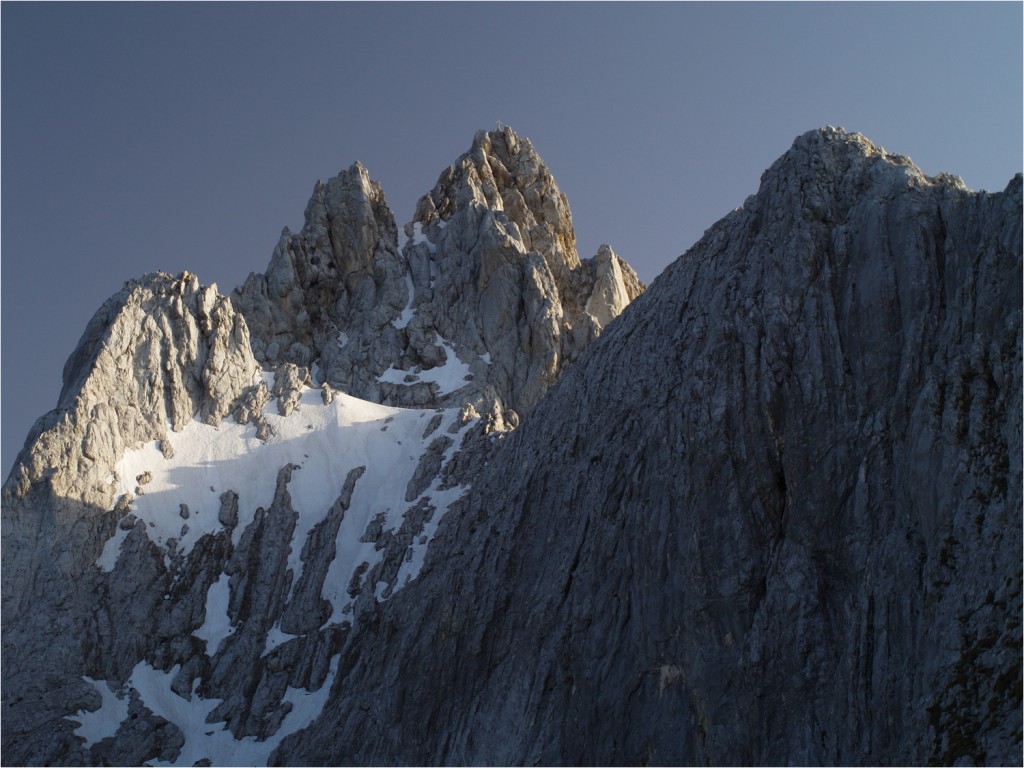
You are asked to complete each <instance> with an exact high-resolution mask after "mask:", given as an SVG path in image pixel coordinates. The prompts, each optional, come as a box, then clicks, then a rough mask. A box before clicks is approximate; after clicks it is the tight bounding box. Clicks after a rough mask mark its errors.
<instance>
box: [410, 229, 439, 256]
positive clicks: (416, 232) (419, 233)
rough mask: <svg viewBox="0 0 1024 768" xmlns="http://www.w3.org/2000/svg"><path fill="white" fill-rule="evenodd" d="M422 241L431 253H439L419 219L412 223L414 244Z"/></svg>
mask: <svg viewBox="0 0 1024 768" xmlns="http://www.w3.org/2000/svg"><path fill="white" fill-rule="evenodd" d="M421 243H422V244H424V245H426V246H427V250H428V251H430V253H431V255H435V254H436V253H437V246H436V245H434V244H433V243H432V242H431V241H430V238H429V237H427V234H426V232H424V231H423V224H422V223H421V222H419V221H417V222H416V223H414V224H413V225H412V244H413V245H420V244H421Z"/></svg>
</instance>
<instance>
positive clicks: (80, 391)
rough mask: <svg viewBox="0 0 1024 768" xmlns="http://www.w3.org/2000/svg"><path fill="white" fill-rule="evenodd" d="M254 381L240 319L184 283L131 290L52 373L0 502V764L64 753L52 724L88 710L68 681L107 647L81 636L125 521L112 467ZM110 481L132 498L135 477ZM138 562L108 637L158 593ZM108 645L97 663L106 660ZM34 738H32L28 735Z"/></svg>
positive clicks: (66, 740)
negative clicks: (102, 564)
mask: <svg viewBox="0 0 1024 768" xmlns="http://www.w3.org/2000/svg"><path fill="white" fill-rule="evenodd" d="M258 371H259V366H258V364H257V363H256V361H255V359H254V358H253V356H252V352H251V349H250V344H249V334H248V330H247V329H246V324H245V321H244V319H242V317H241V316H240V315H239V314H238V313H237V312H235V310H234V308H233V307H232V305H231V302H230V301H229V300H228V299H227V298H226V297H223V296H220V295H219V294H218V293H217V290H216V287H212V286H211V287H203V286H200V284H199V281H198V280H197V279H196V278H195V276H193V275H189V274H187V273H186V274H183V275H181V276H179V277H177V278H173V277H171V276H170V275H165V274H153V275H148V276H146V277H145V278H143V279H142V280H139V281H130V282H128V283H126V284H125V287H124V288H123V289H122V290H121V291H120V292H119V293H117V294H116V295H115V296H113V297H112V298H111V299H109V300H108V301H107V302H106V303H105V304H104V305H103V306H102V307H101V308H100V310H99V311H98V312H97V313H96V315H95V316H94V317H93V318H92V320H91V321H90V322H89V325H88V326H87V328H86V330H85V333H84V334H83V336H82V339H81V341H79V343H78V347H77V348H76V349H75V351H74V353H73V354H72V355H71V357H70V358H69V360H68V363H67V365H66V366H65V369H64V387H63V390H62V392H61V396H60V402H59V404H58V408H57V409H56V410H54V411H51V412H50V413H49V414H47V415H46V416H44V417H43V418H41V419H40V420H39V421H38V422H37V423H36V425H35V426H34V427H33V430H32V434H30V435H29V438H28V441H27V442H26V447H25V449H24V450H23V451H22V453H21V455H20V456H19V457H18V461H17V462H16V464H15V467H14V469H13V471H12V473H11V476H10V477H9V478H8V480H7V482H6V483H5V485H4V489H3V571H2V572H3V653H4V658H5V660H6V662H7V663H6V664H5V665H4V681H3V685H4V691H5V698H4V712H3V717H4V723H5V727H4V737H3V738H4V761H5V762H8V761H10V762H14V763H24V764H30V763H49V762H60V761H61V760H67V759H69V756H70V755H74V754H76V753H77V751H76V749H75V746H74V745H75V740H74V737H73V736H72V734H71V730H72V726H71V724H70V723H68V722H67V721H61V720H60V714H57V713H62V712H64V711H73V710H74V709H76V708H79V707H82V706H84V705H85V704H86V703H87V702H89V701H90V698H89V690H88V689H89V686H87V685H86V684H85V683H83V682H82V680H81V675H82V674H84V673H85V671H86V669H85V668H86V665H87V661H86V659H87V657H88V656H89V655H90V653H93V652H95V650H96V649H92V650H90V649H89V648H87V647H83V639H86V638H88V639H89V640H91V641H93V642H97V641H100V640H101V639H102V640H103V641H110V639H111V638H110V637H109V636H107V637H103V638H97V637H96V636H95V633H91V632H89V631H88V630H87V626H88V624H89V622H91V621H95V620H97V618H98V617H99V616H102V615H104V614H105V613H106V612H107V611H108V610H109V609H110V604H109V603H108V602H107V600H108V597H107V595H106V594H105V588H104V586H103V584H102V580H101V578H100V574H99V573H98V572H97V570H96V568H95V565H94V561H95V560H96V558H97V555H98V554H99V549H100V548H102V544H103V541H104V540H106V539H108V538H110V537H111V536H112V535H113V534H114V532H115V530H116V529H117V526H118V523H119V521H120V522H122V523H126V522H128V521H129V520H130V518H128V517H127V516H128V515H130V502H129V500H128V498H127V497H123V498H117V493H116V488H117V480H118V478H117V470H116V464H117V462H118V460H119V459H121V457H122V456H123V455H124V453H125V451H126V450H128V449H130V448H133V447H135V446H136V445H137V444H141V443H147V442H156V443H157V444H159V443H163V444H164V445H165V446H168V447H169V442H168V433H169V431H170V432H175V431H180V430H182V429H183V428H184V427H185V426H186V425H187V424H189V423H191V422H192V421H193V419H195V418H198V419H200V420H201V421H202V422H204V423H205V424H208V425H212V426H215V425H217V424H219V423H220V422H221V420H222V419H224V418H225V417H226V416H227V415H229V414H231V413H232V412H233V410H234V409H235V408H236V406H237V405H238V404H239V403H240V402H241V401H242V400H243V398H244V397H245V396H246V395H247V394H248V393H249V392H250V391H251V390H252V388H253V386H254V378H255V377H256V374H257V372H258ZM122 480H123V481H124V482H125V483H130V485H131V486H132V487H135V486H136V484H138V490H140V491H142V490H143V489H144V487H145V484H146V480H147V477H146V476H140V477H134V476H133V477H130V478H128V477H126V478H122ZM175 514H176V515H177V514H178V513H177V512H175ZM127 527H129V528H130V527H131V525H130V524H128V526H127ZM133 532H134V531H133ZM138 533H139V535H141V536H142V537H143V539H144V538H145V536H144V534H142V532H141V531H140V532H138ZM136 541H137V538H136V539H132V542H133V543H132V545H131V546H132V547H136V546H137V545H136V543H135V542H136ZM142 557H143V561H144V562H142V563H140V567H139V570H138V571H135V572H132V574H131V577H130V578H129V577H126V578H125V581H124V583H123V584H121V585H120V587H121V591H122V595H123V596H124V597H125V598H127V599H128V600H129V605H127V606H123V608H122V610H121V611H120V612H119V614H118V615H119V617H120V626H118V627H117V628H116V630H115V629H112V630H111V631H116V632H118V633H125V634H130V633H131V632H132V631H133V628H134V630H135V631H139V632H148V631H149V628H150V624H149V622H150V620H151V616H149V615H148V614H147V612H146V609H145V605H146V603H145V599H144V598H143V597H142V596H143V595H145V594H148V593H151V592H153V591H157V592H159V590H160V588H161V585H162V581H161V578H158V576H159V575H158V574H157V573H156V572H154V571H153V569H152V568H150V567H148V563H147V562H146V561H145V557H144V556H142ZM136 579H138V581H139V583H137V584H136V583H134V582H135V580H136ZM132 595H135V596H134V597H132ZM143 628H144V629H143ZM86 642H88V640H86ZM114 646H115V647H113V648H108V649H106V652H107V653H111V654H114V655H116V654H117V652H118V650H119V649H118V648H117V647H116V643H115V644H114ZM75 672H77V674H74V673H75ZM8 692H10V694H9V695H8ZM69 707H70V708H71V709H69ZM26 713H28V714H26ZM55 719H56V723H54V720H55ZM43 727H45V728H46V737H45V739H38V737H36V738H35V739H34V738H33V737H29V736H28V734H30V733H38V729H40V728H43ZM154 727H156V726H154ZM22 739H25V740H24V741H22ZM12 744H18V745H19V746H18V747H16V748H14V749H13V752H12V753H9V752H8V748H9V746H10V745H12ZM157 752H159V749H157ZM154 754H156V753H154ZM72 759H73V758H72Z"/></svg>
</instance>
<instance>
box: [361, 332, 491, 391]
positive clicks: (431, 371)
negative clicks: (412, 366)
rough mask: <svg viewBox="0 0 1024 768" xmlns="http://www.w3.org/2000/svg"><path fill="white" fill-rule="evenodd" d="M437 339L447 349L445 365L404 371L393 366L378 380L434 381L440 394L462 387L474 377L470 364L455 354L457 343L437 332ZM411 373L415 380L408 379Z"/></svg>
mask: <svg viewBox="0 0 1024 768" xmlns="http://www.w3.org/2000/svg"><path fill="white" fill-rule="evenodd" d="M437 340H438V342H440V343H441V345H442V346H444V348H445V350H446V353H445V354H446V358H447V359H446V360H445V363H444V365H439V366H437V367H436V368H428V369H426V370H420V371H403V370H402V369H401V368H395V367H394V366H392V367H391V368H388V369H387V370H386V371H384V373H382V374H381V375H380V376H378V377H377V381H381V382H384V383H386V384H402V385H405V386H409V385H412V384H419V383H421V382H426V383H433V384H436V385H437V393H438V394H439V395H447V394H451V393H452V392H456V391H458V390H460V389H462V388H463V387H464V386H466V384H467V383H469V381H471V380H472V378H473V374H472V373H470V371H469V366H468V365H466V364H465V363H464V362H462V361H461V360H460V359H459V357H458V355H456V354H455V345H453V344H452V343H451V342H450V341H447V340H446V339H444V338H442V337H441V334H437ZM410 374H411V375H413V376H415V377H416V378H415V379H414V380H413V381H406V380H405V377H406V376H409V375H410Z"/></svg>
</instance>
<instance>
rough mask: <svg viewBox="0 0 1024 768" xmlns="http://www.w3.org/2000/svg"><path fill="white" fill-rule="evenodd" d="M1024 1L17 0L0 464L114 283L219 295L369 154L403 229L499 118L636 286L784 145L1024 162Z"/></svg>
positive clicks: (10, 54)
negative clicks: (814, 141)
mask: <svg viewBox="0 0 1024 768" xmlns="http://www.w3.org/2000/svg"><path fill="white" fill-rule="evenodd" d="M1022 24H1024V19H1022V5H1021V4H1020V3H973V2H971V3H963V4H961V3H909V4H893V3H866V4H860V3H825V4H817V3H757V4H745V3H709V4H704V3H645V4H640V3H628V4H626V3H598V4H595V3H522V4H521V3H420V4H412V3H410V4H406V3H368V4H358V3H288V4H277V3H258V4H251V3H227V4H214V3H170V4H158V3H138V4H137V3H102V4H89V3H75V4H58V3H15V2H3V3H2V5H0V38H2V39H0V77H2V87H0V175H2V180H0V207H2V219H0V335H2V346H0V404H2V408H0V427H2V429H0V431H2V448H0V451H2V453H0V467H2V470H3V475H4V477H6V476H7V474H8V472H9V471H10V468H11V467H12V465H13V463H14V460H15V458H16V455H17V453H18V451H19V450H20V449H21V446H22V444H23V443H24V440H25V437H26V435H27V433H28V431H29V429H30V427H31V425H32V423H33V422H34V421H35V420H36V419H37V418H38V417H39V416H42V415H43V414H44V413H45V412H46V411H48V410H50V409H51V408H53V407H55V406H56V403H57V397H58V395H59V392H60V388H61V372H62V369H63V365H64V362H65V361H66V359H67V358H68V356H69V355H70V354H71V352H72V351H73V349H74V347H75V345H76V344H77V342H78V339H79V338H80V336H81V334H82V332H83V331H84V330H85V326H86V324H87V322H88V320H89V318H90V317H91V316H92V314H93V313H94V312H95V311H96V310H97V309H98V308H99V307H100V305H101V304H102V303H103V301H104V300H105V299H106V298H108V297H109V296H111V295H112V294H114V293H116V292H117V291H118V290H119V289H120V288H121V286H122V285H123V283H124V281H125V280H127V279H129V278H133V277H139V276H141V275H143V274H145V273H147V272H152V271H155V270H158V269H160V270H163V271H166V272H172V273H178V272H181V271H184V270H188V271H191V272H194V273H196V274H197V275H198V276H199V279H200V280H201V281H202V282H203V283H207V284H208V283H214V282H215V283H217V285H218V286H219V288H220V290H221V292H222V293H229V292H230V290H231V289H232V288H234V287H235V286H237V285H239V284H241V283H242V282H243V281H244V279H245V277H246V276H247V275H248V274H249V273H250V272H252V271H257V272H259V271H263V270H264V269H265V268H266V265H267V263H268V262H269V259H270V255H271V252H272V251H273V248H274V246H275V244H276V243H277V240H278V237H279V235H280V232H281V229H282V228H283V227H285V226H288V227H289V228H291V229H292V230H293V231H297V230H298V229H300V228H301V226H302V214H303V210H304V209H305V206H306V202H307V201H308V199H309V196H310V194H311V192H312V189H313V186H314V184H315V182H316V181H317V180H318V179H327V178H329V177H331V176H333V175H335V174H337V173H338V172H339V171H340V170H342V169H344V168H347V167H349V166H350V165H351V164H352V163H353V162H355V161H356V160H358V161H360V162H362V163H363V165H365V166H366V167H367V168H368V169H369V171H370V174H371V176H372V177H373V178H375V179H376V180H377V181H379V182H380V183H381V184H382V186H383V188H384V192H385V196H386V198H387V201H388V203H389V205H390V207H391V209H392V210H393V211H394V213H395V215H396V218H397V220H398V222H399V225H401V224H404V223H405V222H407V221H409V220H410V219H411V218H412V213H413V210H414V208H415V204H416V201H417V199H418V198H419V197H420V196H421V195H423V194H424V193H426V192H427V191H429V190H430V189H431V188H432V187H433V185H434V182H435V181H436V180H437V177H438V175H439V174H440V173H441V171H442V170H444V168H445V167H447V166H448V165H449V164H450V163H452V162H453V161H454V160H455V159H456V158H457V157H458V156H459V155H460V154H462V153H463V152H465V151H466V150H467V149H468V148H469V146H470V144H471V142H472V139H473V134H474V133H475V131H477V130H478V129H481V128H485V129H493V128H494V127H495V125H496V124H497V122H498V121H500V122H502V123H504V124H506V125H509V126H511V127H512V128H513V129H514V130H515V131H516V132H517V133H518V134H519V135H520V136H525V137H527V138H529V139H530V140H531V141H532V143H533V145H534V147H535V148H536V149H537V151H538V152H539V153H540V155H541V157H542V158H544V160H545V162H546V163H547V165H548V166H549V168H550V169H551V171H552V173H553V174H554V176H555V178H556V180H557V181H558V184H559V186H560V187H561V189H562V191H563V192H564V193H565V194H566V195H567V197H568V199H569V204H570V207H571V209H572V213H573V222H574V226H575V230H576V236H577V243H578V247H579V251H580V256H581V257H583V258H587V257H589V256H592V255H593V254H594V253H595V252H596V251H597V249H598V247H599V246H600V245H601V244H602V243H609V244H611V245H612V247H613V248H614V249H615V250H616V251H617V252H618V253H619V254H620V255H621V256H622V257H624V258H625V259H626V260H627V261H629V262H630V263H631V264H632V265H633V266H634V267H635V268H636V270H637V272H638V273H639V274H640V277H641V278H642V279H644V280H645V281H648V282H649V281H651V280H653V279H654V278H655V277H656V276H657V275H658V274H659V273H660V272H661V270H662V269H664V267H665V266H667V265H668V264H669V263H670V262H671V261H673V260H674V259H675V258H677V257H678V256H679V255H681V254H682V253H683V252H684V251H686V249H687V248H689V247H690V246H691V245H693V244H694V243H695V242H696V241H697V240H698V239H699V238H700V236H701V234H702V233H703V232H704V230H705V229H707V228H708V227H710V226H711V225H712V224H713V223H714V222H715V221H717V220H718V219H719V218H721V217H722V216H724V215H725V214H727V213H728V212H729V211H731V210H732V209H734V208H736V207H737V206H739V205H740V204H741V203H742V202H743V200H744V199H745V198H746V197H747V196H748V195H750V194H753V193H754V192H756V191H757V187H758V182H759V179H760V176H761V173H762V172H763V171H764V170H765V169H766V168H767V167H768V166H769V165H771V163H772V162H773V161H774V160H775V159H776V158H777V157H779V156H780V155H781V154H782V153H783V152H785V151H786V149H788V147H789V146H790V145H791V144H792V142H793V139H794V138H795V137H796V136H798V135H800V134H801V133H804V132H805V131H808V130H811V129H813V128H817V127H820V126H822V125H839V126H842V127H844V128H846V129H848V130H852V131H858V132H860V133H863V134H864V135H865V136H867V137H868V138H870V139H871V140H872V141H874V142H875V143H876V144H880V145H881V146H883V147H885V149H887V150H889V151H893V152H899V153H901V154H905V155H909V156H910V157H911V159H913V160H914V162H915V163H916V164H917V165H918V166H919V167H920V168H921V169H922V170H923V171H924V172H925V173H928V174H936V173H939V172H943V171H946V172H950V173H954V174H956V175H959V176H960V177H961V178H963V180H964V181H965V183H966V184H967V185H968V186H970V187H971V188H973V189H977V190H981V189H984V190H990V191H999V190H1002V189H1003V188H1004V187H1005V186H1006V183H1007V182H1008V181H1009V179H1010V178H1011V177H1012V175H1013V174H1014V173H1017V172H1019V171H1021V169H1022V144H1024V139H1022V118H1021V115H1022V111H1024V106H1022V91H1024V85H1022V55H1024V54H1022V50H1024V49H1022V32H1021V30H1022Z"/></svg>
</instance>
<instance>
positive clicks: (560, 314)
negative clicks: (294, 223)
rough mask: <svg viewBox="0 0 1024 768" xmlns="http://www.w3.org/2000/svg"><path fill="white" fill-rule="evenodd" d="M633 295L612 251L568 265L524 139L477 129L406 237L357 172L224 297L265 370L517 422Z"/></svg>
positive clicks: (549, 194) (553, 190) (564, 235)
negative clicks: (283, 367) (285, 369)
mask: <svg viewBox="0 0 1024 768" xmlns="http://www.w3.org/2000/svg"><path fill="white" fill-rule="evenodd" d="M643 289H644V286H643V284H642V283H641V282H640V280H639V279H638V278H637V276H636V273H635V272H634V271H633V270H632V268H630V267H629V265H628V264H626V262H624V261H623V260H622V259H620V258H619V257H618V256H616V255H615V253H614V251H612V250H611V248H610V247H608V246H603V247H602V248H601V249H600V251H599V253H598V254H597V255H596V256H595V257H594V258H593V259H590V260H588V261H583V262H581V261H580V258H579V256H578V255H577V252H576V236H575V233H574V231H573V227H572V217H571V215H570V212H569V204H568V201H567V200H566V198H565V195H563V194H562V192H561V191H560V190H559V189H558V185H557V184H556V183H555V179H554V177H553V176H552V175H551V172H550V171H549V170H548V168H547V166H546V165H545V164H544V162H543V161H542V160H541V159H540V157H539V156H538V155H537V153H536V151H535V150H534V148H533V146H532V145H531V144H530V142H529V141H528V140H526V139H521V138H519V137H518V136H517V135H516V134H515V133H514V132H512V130H511V129H508V128H505V129H503V130H500V131H492V132H490V133H488V132H484V131H481V132H479V133H478V134H477V135H476V137H475V138H474V140H473V145H472V147H471V148H470V150H469V152H467V153H466V154H464V155H462V156H461V157H460V158H459V159H458V160H456V162H455V163H454V164H453V165H452V166H450V167H449V168H448V169H446V170H445V171H444V172H443V173H442V174H441V176H440V178H439V179H438V182H437V185H436V186H435V187H434V189H433V190H432V191H431V192H430V193H429V194H427V195H424V196H423V198H422V199H421V200H420V202H419V203H418V205H417V207H416V215H415V217H414V219H413V221H412V222H411V223H410V224H407V225H406V226H405V227H404V228H403V229H402V230H399V229H397V228H396V226H395V220H394V216H393V215H392V214H391V211H390V210H389V209H388V207H387V205H386V203H385V202H384V195H383V192H382V191H381V189H380V187H379V186H378V185H377V184H376V183H375V182H373V181H371V180H370V178H369V175H368V172H367V171H366V169H365V168H363V167H362V166H361V165H359V164H358V163H357V164H356V165H354V166H352V167H351V168H350V169H349V170H347V171H343V172H342V173H341V174H339V175H338V176H336V177H335V178H333V179H331V180H330V181H328V182H327V183H326V184H320V183H318V184H317V186H316V189H315V190H314V192H313V197H312V199H311V200H310V202H309V205H308V206H307V207H306V223H305V225H304V226H303V229H302V232H300V233H299V234H297V235H293V234H291V233H290V232H288V231H287V230H286V231H285V232H284V234H283V235H282V237H281V241H280V243H279V244H278V246H277V248H276V249H275V251H274V256H273V258H272V260H271V263H270V266H269V267H268V269H267V271H266V273H265V274H262V275H259V274H253V275H250V277H249V279H248V280H247V281H246V283H245V285H244V286H243V287H242V288H241V289H239V290H238V291H236V292H235V294H234V296H233V301H234V303H235V305H236V306H237V307H238V308H239V310H240V311H241V312H242V313H243V314H244V315H245V317H246V319H247V321H248V323H249V328H250V331H251V333H252V335H253V339H254V342H253V349H254V352H255V354H256V357H257V359H259V360H261V362H263V363H264V364H269V365H272V364H276V363H278V362H283V361H287V362H292V363H295V364H296V365H300V366H306V365H310V363H315V367H316V376H315V378H316V379H317V380H318V382H319V381H323V382H326V383H328V384H330V385H331V386H333V387H338V388H341V389H344V390H345V391H347V392H350V393H352V394H355V395H357V396H359V397H361V398H364V399H368V400H372V401H374V402H380V403H387V404H392V405H401V406H404V407H436V406H449V405H455V404H459V403H472V404H473V405H474V407H475V408H476V409H477V410H478V411H479V412H481V413H489V414H492V413H493V414H494V415H495V418H500V419H501V420H502V421H504V422H509V423H516V421H517V420H518V417H519V416H520V415H522V414H525V413H527V412H528V411H529V410H530V409H532V408H533V407H534V405H536V403H537V402H538V401H539V400H540V398H541V397H543V395H544V394H545V393H546V392H547V391H548V389H550V387H551V386H552V384H554V382H555V381H556V380H557V379H558V377H559V376H560V375H561V373H562V372H563V371H564V370H565V369H566V367H567V366H568V365H569V364H570V363H571V362H572V361H573V360H575V359H576V358H577V357H579V355H580V354H581V353H582V351H583V350H584V349H585V348H586V347H587V345H588V344H590V343H591V342H592V341H593V340H594V339H595V338H597V336H598V335H599V334H600V332H601V329H602V328H604V326H606V325H607V324H608V323H609V322H610V321H611V320H612V319H614V318H615V317H616V316H617V315H618V314H619V313H620V312H622V310H623V309H624V308H625V306H626V305H627V304H628V303H629V302H630V301H632V300H633V299H634V298H636V297H637V296H638V295H639V294H640V293H641V292H642V291H643Z"/></svg>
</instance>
